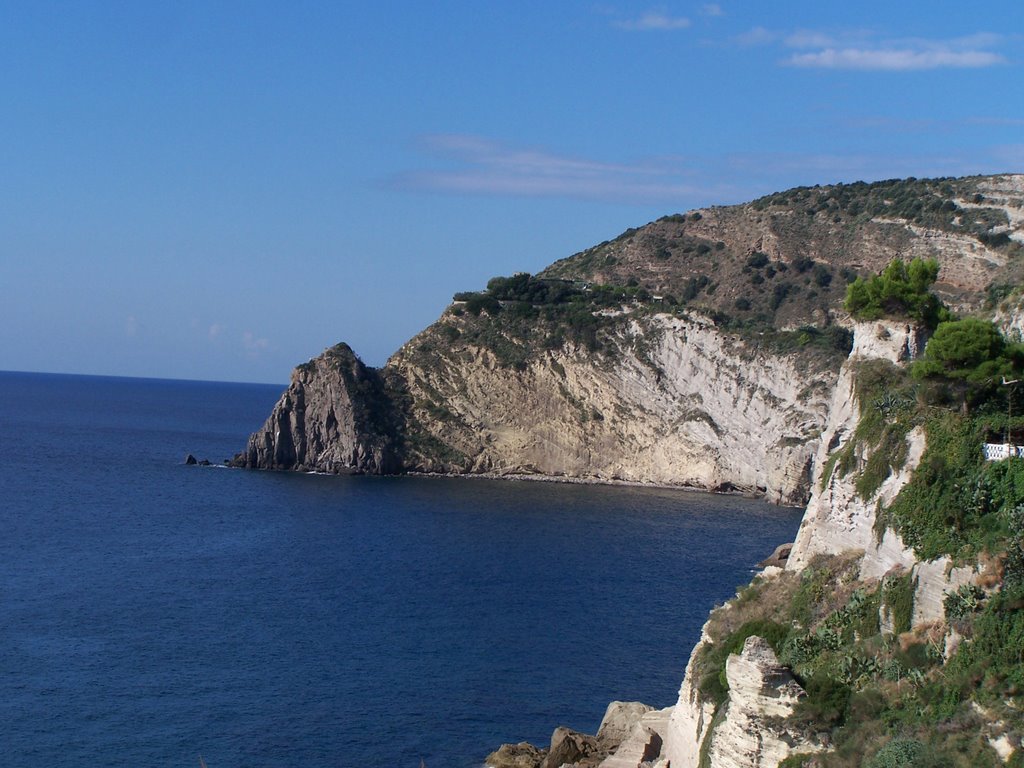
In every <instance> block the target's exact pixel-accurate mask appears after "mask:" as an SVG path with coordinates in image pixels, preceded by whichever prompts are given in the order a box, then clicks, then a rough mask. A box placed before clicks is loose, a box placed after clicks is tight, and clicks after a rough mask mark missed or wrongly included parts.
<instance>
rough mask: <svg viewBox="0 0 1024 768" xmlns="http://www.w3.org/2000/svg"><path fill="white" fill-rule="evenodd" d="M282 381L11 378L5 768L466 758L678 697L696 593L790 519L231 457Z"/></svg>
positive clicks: (372, 766)
mask: <svg viewBox="0 0 1024 768" xmlns="http://www.w3.org/2000/svg"><path fill="white" fill-rule="evenodd" d="M281 390H282V387H279V386H267V385H255V384H226V383H209V382H192V381H166V380H150V379H127V378H106V377H86V376H65V375H49V374H28V373H0V440H2V444H0V445H2V448H0V451H2V460H0V762H2V763H3V765H5V766H13V767H19V766H26V767H28V766H31V767H32V768H39V766H47V768H58V767H60V766H76V767H78V766H90V767H93V766H100V765H104V766H106V765H124V766H134V767H135V768H140V767H144V766H166V767H167V768H186V767H188V768H198V766H200V764H201V761H202V762H203V763H205V765H207V766H209V768H245V767H252V768H256V767H262V766H266V767H267V768H269V767H270V766H274V768H288V767H290V766H294V767H295V768H299V767H300V766H301V768H318V767H319V766H342V767H349V766H351V767H352V768H385V767H386V768H418V766H420V765H421V761H422V763H423V764H424V765H426V766H427V767H428V768H477V767H478V766H481V765H482V764H483V760H484V758H485V756H486V755H487V754H488V753H489V752H491V751H492V750H494V749H496V748H497V747H498V746H499V745H501V744H502V743H504V742H519V741H523V740H529V741H532V742H534V743H537V744H542V745H543V744H546V743H547V742H548V740H549V739H550V736H551V732H552V730H553V729H554V728H555V727H556V726H558V725H565V726H569V727H571V728H575V729H579V730H584V731H589V732H591V733H592V732H594V731H595V730H596V728H597V726H598V724H599V723H600V720H601V716H602V715H603V713H604V710H605V707H606V705H607V704H608V702H610V701H612V700H616V699H618V700H640V701H644V702H646V703H649V704H651V705H654V706H657V707H664V706H668V705H670V704H672V703H674V701H675V698H676V694H677V691H678V687H679V683H680V680H681V678H682V674H683V669H684V667H685V665H686V662H687V658H688V656H689V653H690V650H691V649H692V647H693V645H694V643H695V642H696V641H697V639H698V638H699V634H700V627H701V625H702V623H703V622H704V620H705V618H706V616H707V613H708V611H709V610H710V609H711V608H712V607H713V606H714V605H715V604H716V603H718V602H720V601H723V600H725V599H727V598H729V597H730V596H732V595H733V594H734V593H735V590H736V587H737V586H738V585H740V584H743V583H745V582H747V581H748V580H749V579H750V576H751V569H752V568H753V566H754V564H755V563H756V562H757V561H758V560H760V559H762V558H764V557H766V556H767V555H768V554H769V553H771V551H772V549H773V548H774V547H775V545H777V544H779V543H781V542H784V541H789V540H792V538H793V537H794V535H795V533H796V529H797V526H798V524H799V520H800V511H799V510H795V509H790V508H783V507H777V506H772V505H770V504H767V503H764V502H762V501H758V500H753V499H747V498H741V497H738V496H724V495H711V494H702V493H694V492H685V491H680V490H664V489H654V488H636V487H613V486H600V485H576V484H563V483H546V482H524V481H514V480H485V479H479V478H442V477H360V476H354V477H338V476H324V475H313V474H299V473H275V472H259V471H249V470H239V469H228V468H225V467H223V466H216V464H221V463H222V462H223V460H224V459H225V458H227V457H229V456H232V455H234V454H235V453H236V452H238V451H240V450H241V449H242V448H243V447H244V445H245V442H246V439H247V437H248V435H249V434H250V433H251V432H253V431H254V430H256V429H257V428H259V427H260V425H261V424H262V422H263V420H264V419H265V418H266V416H267V415H268V414H269V412H270V410H271V407H272V406H273V404H274V402H275V401H276V399H277V397H278V396H279V395H280V393H281ZM189 453H192V454H194V455H195V456H196V457H197V458H200V459H203V458H208V459H210V460H211V461H212V462H214V463H215V466H209V467H203V466H186V465H185V463H184V459H185V457H186V455H187V454H189Z"/></svg>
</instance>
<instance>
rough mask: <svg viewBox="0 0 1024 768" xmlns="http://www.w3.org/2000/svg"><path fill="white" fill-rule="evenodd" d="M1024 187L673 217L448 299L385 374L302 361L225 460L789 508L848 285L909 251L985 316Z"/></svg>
mask: <svg viewBox="0 0 1024 768" xmlns="http://www.w3.org/2000/svg"><path fill="white" fill-rule="evenodd" d="M1022 190H1024V177H1020V176H1001V177H978V178H971V179H941V180H934V181H920V180H908V181H905V182H881V183H878V184H854V185H837V186H833V187H816V188H804V189H798V190H791V191H789V192H786V193H780V194H778V195H773V196H769V197H767V198H763V199H761V200H758V201H754V202H753V203H750V204H747V205H742V206H730V207H720V208H708V209H701V210H700V211H695V212H691V213H690V214H676V215H673V216H669V217H665V218H664V219H661V220H659V221H657V222H652V223H651V224H649V225H647V226H645V227H641V228H639V229H637V230H629V231H627V232H626V233H624V234H623V235H622V236H621V237H620V238H617V239H616V240H614V241H611V242H608V243H602V244H601V245H599V246H596V247H595V248H592V249H589V250H587V251H583V252H581V253H580V254H577V255H576V256H573V257H570V258H568V259H565V260H563V261H560V262H557V263H556V264H554V265H552V266H551V267H550V268H549V269H548V270H546V271H545V272H544V273H542V275H541V276H539V278H538V279H536V280H532V282H531V283H530V285H529V286H528V287H529V288H530V290H529V291H525V292H524V291H520V292H519V293H510V292H508V291H507V290H506V292H505V293H499V292H496V291H490V290H488V291H484V292H478V293H471V294H467V295H463V296H462V297H459V296H457V298H461V300H457V301H456V302H454V303H453V304H452V306H451V307H449V309H448V310H446V311H445V313H444V315H443V316H442V317H441V318H440V319H439V320H438V322H437V323H435V324H434V325H432V326H431V327H430V328H428V329H426V330H425V331H423V332H422V333H421V334H419V335H417V336H416V337H415V338H414V339H412V340H410V341H409V342H408V343H407V344H406V345H404V346H403V347H402V348H401V349H400V350H399V351H398V352H397V353H396V354H395V355H394V356H393V357H392V358H391V359H390V360H389V361H388V363H387V364H386V365H385V366H384V368H383V369H381V370H379V371H374V370H370V369H367V368H366V367H365V366H363V365H362V363H360V362H359V361H358V359H357V358H355V357H354V355H353V354H352V352H351V350H349V349H348V348H347V347H346V346H344V345H339V346H338V347H335V348H333V349H331V350H328V351H327V352H326V353H324V355H323V356H321V357H319V358H317V359H315V360H311V361H310V362H308V363H306V364H304V365H302V366H299V368H297V369H296V371H295V373H294V375H293V379H292V384H291V386H290V387H289V389H288V390H287V391H286V392H285V393H284V395H282V398H281V401H280V402H279V403H278V404H277V406H276V407H275V409H274V412H273V414H272V415H271V417H270V418H269V419H268V421H267V423H266V425H265V426H264V428H263V429H262V430H260V431H259V432H258V433H256V434H254V435H253V436H252V438H251V439H250V441H249V445H248V446H247V448H246V450H245V451H244V452H243V453H241V454H239V456H238V457H236V459H235V460H234V462H233V463H235V464H236V465H240V466H246V467H257V468H264V469H299V470H307V471H308V470H313V471H322V472H352V471H356V472H404V471H412V472H437V473H477V474H497V475H543V476H550V477H559V478H568V479H580V480H591V481H599V482H616V481H623V482H639V483H656V484H664V485H680V486H690V487H697V488H704V489H710V490H737V491H743V492H749V493H756V494H763V495H765V496H767V497H768V498H770V499H772V500H774V501H777V502H781V503H803V502H804V501H806V499H807V497H808V495H809V493H810V491H811V475H810V468H811V464H812V458H813V456H814V454H815V452H816V451H818V450H819V449H820V444H819V436H820V435H821V432H822V429H823V428H824V426H825V420H826V417H827V415H828V413H829V407H830V403H833V402H834V401H836V397H837V396H835V395H834V392H835V391H836V385H837V382H838V383H839V387H840V389H842V388H843V386H844V384H843V382H842V381H841V380H839V378H838V369H839V365H840V363H841V362H842V360H843V359H844V357H845V354H846V351H847V348H846V344H847V343H848V342H847V341H846V340H845V339H844V336H843V334H844V331H843V327H842V326H843V325H844V324H848V318H846V316H845V315H844V313H843V312H842V309H841V307H840V306H839V304H840V300H841V297H842V295H843V292H844V290H845V284H846V282H847V281H848V280H850V279H852V278H853V277H854V276H855V275H857V274H867V273H871V272H873V271H877V269H879V268H880V267H881V266H884V264H885V263H887V262H888V260H889V259H891V258H893V257H894V256H897V255H901V254H903V253H914V254H918V253H920V254H921V255H931V256H935V257H936V258H938V259H939V260H940V261H941V263H942V270H941V272H940V282H939V286H940V287H941V290H942V292H943V293H944V295H945V296H946V297H947V299H949V300H950V301H951V302H953V303H954V304H955V305H957V306H961V307H978V306H980V305H981V304H983V303H984V302H985V301H987V300H989V299H990V297H991V296H992V295H998V294H999V292H1001V291H1002V292H1005V288H1004V286H1006V285H1011V284H1013V283H1014V282H1015V281H1016V279H1017V277H1018V276H1019V274H1018V273H1020V272H1021V261H1022V259H1021V258H1019V256H1020V252H1021V251H1022V248H1021V245H1020V241H1021V239H1022V235H1021V232H1020V225H1021V221H1022V218H1024V215H1022V207H1021V200H1022V197H1024V192H1022ZM993 292H995V293H993ZM467 299H468V300H467ZM840 399H841V398H840ZM838 405H839V407H841V403H838Z"/></svg>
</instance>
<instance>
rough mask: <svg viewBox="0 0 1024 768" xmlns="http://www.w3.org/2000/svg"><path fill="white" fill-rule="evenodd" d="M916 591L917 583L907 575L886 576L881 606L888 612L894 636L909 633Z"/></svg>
mask: <svg viewBox="0 0 1024 768" xmlns="http://www.w3.org/2000/svg"><path fill="white" fill-rule="evenodd" d="M916 589H917V581H916V580H915V579H913V578H911V575H910V574H909V573H908V574H906V575H904V576H887V577H886V578H885V580H884V582H883V583H882V604H883V605H884V606H885V608H886V610H887V611H888V612H889V617H890V618H891V620H892V626H893V631H894V632H895V633H896V634H900V633H902V632H909V631H910V628H911V626H912V624H913V618H914V592H915V590H916Z"/></svg>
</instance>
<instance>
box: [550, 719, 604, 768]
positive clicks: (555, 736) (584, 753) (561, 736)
mask: <svg viewBox="0 0 1024 768" xmlns="http://www.w3.org/2000/svg"><path fill="white" fill-rule="evenodd" d="M597 751H598V748H597V739H595V738H594V737H593V736H588V735H587V734H585V733H580V732H579V731H574V730H572V729H571V728H564V727H561V726H559V727H558V728H555V732H554V733H552V734H551V748H550V749H549V750H548V756H547V757H545V758H544V761H543V762H542V763H541V764H540V768H560V766H563V765H567V764H568V765H572V764H574V763H578V762H579V761H580V760H583V759H584V758H587V757H590V756H592V755H594V754H596V753H597Z"/></svg>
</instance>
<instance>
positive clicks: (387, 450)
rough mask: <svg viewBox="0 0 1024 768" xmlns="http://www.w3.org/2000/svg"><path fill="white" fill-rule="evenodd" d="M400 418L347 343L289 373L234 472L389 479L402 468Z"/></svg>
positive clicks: (377, 380) (374, 375)
mask: <svg viewBox="0 0 1024 768" xmlns="http://www.w3.org/2000/svg"><path fill="white" fill-rule="evenodd" d="M399 422H400V416H399V414H398V411H397V409H396V407H395V405H394V403H393V402H392V397H391V395H390V393H389V392H388V391H387V388H386V386H385V384H384V382H383V380H382V378H381V376H380V374H379V373H378V372H377V371H374V370H372V369H370V368H367V367H366V366H365V365H363V363H362V361H360V360H359V358H358V357H356V356H355V354H354V353H353V352H352V350H351V349H350V348H349V347H348V345H346V344H339V345H337V346H335V347H332V348H331V349H329V350H327V351H326V352H324V353H323V354H322V355H321V356H320V357H317V358H315V359H313V360H311V361H309V362H308V363H306V364H304V365H300V366H299V367H298V368H296V369H295V371H294V372H293V373H292V381H291V384H290V386H289V387H288V389H287V390H286V391H285V392H284V394H283V395H281V399H280V400H279V401H278V402H277V405H276V406H274V410H273V411H272V412H271V414H270V417H269V418H268V419H267V421H266V423H265V424H264V425H263V428H262V429H260V430H259V431H258V432H256V433H255V434H253V435H252V436H251V437H250V438H249V444H248V446H247V447H246V450H245V451H244V452H243V453H240V454H238V456H236V457H235V458H234V460H233V461H232V464H233V465H234V466H240V467H248V468H254V469H288V470H300V471H316V472H329V473H346V472H366V473H370V474H389V473H393V472H397V471H399V470H400V469H401V468H402V465H401V460H400V458H399V453H398V450H397V446H398V435H397V431H398V424H399Z"/></svg>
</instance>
